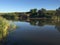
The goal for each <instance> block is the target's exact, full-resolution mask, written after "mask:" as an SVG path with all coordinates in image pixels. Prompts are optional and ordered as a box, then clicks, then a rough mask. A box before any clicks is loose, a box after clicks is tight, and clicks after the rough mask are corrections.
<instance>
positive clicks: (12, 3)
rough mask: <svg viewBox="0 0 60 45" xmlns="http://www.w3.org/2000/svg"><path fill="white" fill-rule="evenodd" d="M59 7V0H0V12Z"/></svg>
mask: <svg viewBox="0 0 60 45" xmlns="http://www.w3.org/2000/svg"><path fill="white" fill-rule="evenodd" d="M58 7H60V0H0V12H26V11H29V10H30V9H33V8H37V9H41V8H45V9H48V10H52V9H53V10H54V9H56V8H58Z"/></svg>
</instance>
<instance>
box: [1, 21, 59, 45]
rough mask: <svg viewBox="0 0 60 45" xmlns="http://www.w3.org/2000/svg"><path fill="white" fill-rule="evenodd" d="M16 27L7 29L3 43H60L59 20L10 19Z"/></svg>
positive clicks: (46, 44) (19, 44)
mask: <svg viewBox="0 0 60 45" xmlns="http://www.w3.org/2000/svg"><path fill="white" fill-rule="evenodd" d="M12 23H14V24H16V25H17V26H18V28H16V29H14V30H12V31H8V32H9V33H8V35H7V36H6V38H5V40H3V41H2V44H4V45H60V24H59V23H60V22H59V21H53V20H30V21H12Z"/></svg>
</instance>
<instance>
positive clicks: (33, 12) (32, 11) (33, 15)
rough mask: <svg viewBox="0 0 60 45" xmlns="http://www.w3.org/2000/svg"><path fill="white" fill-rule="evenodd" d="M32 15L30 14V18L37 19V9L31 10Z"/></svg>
mask: <svg viewBox="0 0 60 45" xmlns="http://www.w3.org/2000/svg"><path fill="white" fill-rule="evenodd" d="M30 13H31V14H30V17H31V18H32V17H33V18H35V17H36V16H37V9H31V10H30Z"/></svg>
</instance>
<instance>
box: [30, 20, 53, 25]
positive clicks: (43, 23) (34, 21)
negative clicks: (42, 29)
mask: <svg viewBox="0 0 60 45" xmlns="http://www.w3.org/2000/svg"><path fill="white" fill-rule="evenodd" d="M51 23H52V22H51V21H50V20H45V19H39V20H36V19H33V20H30V24H31V25H37V26H44V25H46V24H51Z"/></svg>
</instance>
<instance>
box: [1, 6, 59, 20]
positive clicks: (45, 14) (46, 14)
mask: <svg viewBox="0 0 60 45" xmlns="http://www.w3.org/2000/svg"><path fill="white" fill-rule="evenodd" d="M27 14H29V16H28V15H27ZM0 16H2V17H4V18H7V19H8V18H10V19H17V18H24V19H25V18H27V17H29V18H53V17H54V18H55V17H60V7H59V8H57V9H56V10H46V9H44V8H42V9H40V10H38V9H31V10H30V11H29V12H14V13H3V14H2V13H1V14H0Z"/></svg>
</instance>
